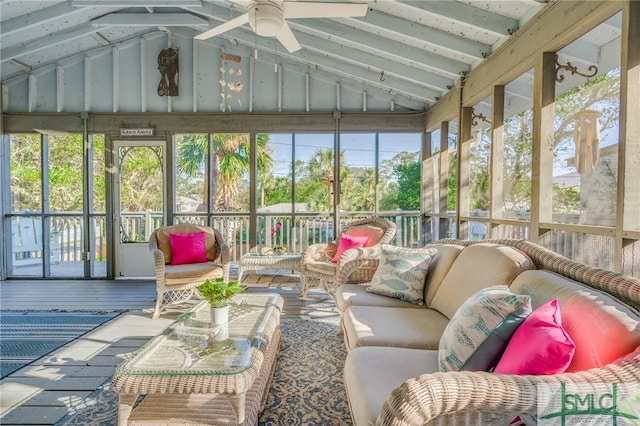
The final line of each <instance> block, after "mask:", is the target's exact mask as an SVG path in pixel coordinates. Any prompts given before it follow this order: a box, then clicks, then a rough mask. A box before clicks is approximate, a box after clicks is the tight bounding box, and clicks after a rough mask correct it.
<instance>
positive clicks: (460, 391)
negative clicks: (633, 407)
mask: <svg viewBox="0 0 640 426" xmlns="http://www.w3.org/2000/svg"><path fill="white" fill-rule="evenodd" d="M639 380H640V348H638V349H636V351H635V352H633V353H631V354H629V355H627V356H626V357H624V358H621V359H619V360H618V361H616V362H614V363H612V364H608V365H606V366H604V367H602V368H594V369H591V370H587V371H583V372H578V373H563V374H552V375H547V376H518V375H507V374H494V373H486V372H470V371H461V372H448V373H433V374H424V375H422V376H419V377H417V378H413V379H409V380H407V381H405V382H404V383H403V384H402V385H400V386H399V387H397V388H396V389H394V390H393V391H392V392H391V394H389V396H388V397H387V400H386V401H385V402H384V404H383V405H382V408H381V410H380V413H379V415H378V418H377V420H376V424H377V425H416V424H420V425H421V424H456V425H457V424H460V425H464V424H467V422H468V421H473V424H498V423H495V422H496V418H497V417H498V416H499V417H500V418H506V419H510V418H513V417H515V416H517V415H520V414H525V415H530V416H536V415H537V408H538V407H537V404H538V392H539V391H540V389H539V388H538V386H539V385H542V386H544V385H548V386H550V388H549V389H550V391H554V392H557V391H558V390H559V386H560V384H561V383H566V384H576V385H579V386H580V388H579V389H580V392H585V391H586V392H589V391H593V392H602V384H609V385H610V384H612V383H623V384H624V383H628V384H630V383H638V381H639ZM542 389H544V388H542ZM507 422H508V420H507ZM500 424H502V423H500Z"/></svg>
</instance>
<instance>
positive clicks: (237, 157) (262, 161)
mask: <svg viewBox="0 0 640 426" xmlns="http://www.w3.org/2000/svg"><path fill="white" fill-rule="evenodd" d="M183 141H184V142H183V143H182V146H181V149H180V152H179V157H178V160H177V165H178V167H177V168H178V172H179V173H181V174H182V175H183V177H187V178H188V177H193V178H197V177H202V178H203V182H204V188H203V191H202V192H201V193H202V194H203V200H202V205H203V206H204V209H205V210H206V205H207V204H208V199H209V188H211V191H212V192H213V194H215V198H214V211H235V210H237V209H238V208H241V207H242V206H248V192H247V191H246V186H244V187H243V185H242V181H243V179H245V176H246V175H247V174H248V173H249V171H250V164H251V157H250V141H249V134H247V133H237V134H233V133H230V134H214V135H213V154H212V155H213V159H212V167H213V182H211V184H210V183H209V181H208V176H209V174H208V173H206V165H207V161H206V159H207V156H208V153H209V136H208V135H206V134H199V135H184V136H183ZM268 143H269V135H266V134H260V135H258V138H257V149H258V155H257V168H258V170H259V171H260V172H262V173H265V171H266V170H270V169H271V167H272V164H273V160H272V158H271V155H270V151H269V148H268ZM187 180H188V179H187ZM241 189H245V190H244V191H241ZM245 208H246V207H245Z"/></svg>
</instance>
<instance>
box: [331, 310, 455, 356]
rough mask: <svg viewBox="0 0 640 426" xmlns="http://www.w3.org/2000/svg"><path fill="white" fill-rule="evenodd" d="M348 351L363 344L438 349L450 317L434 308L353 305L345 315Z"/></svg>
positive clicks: (344, 324) (345, 337)
mask: <svg viewBox="0 0 640 426" xmlns="http://www.w3.org/2000/svg"><path fill="white" fill-rule="evenodd" d="M342 319H343V328H344V340H345V345H346V346H347V350H352V349H355V348H357V347H361V346H394V347H399V348H414V349H435V350H437V349H438V344H439V343H440V337H441V336H442V333H443V332H444V329H445V328H446V326H447V324H448V322H449V319H448V318H447V317H445V316H444V315H442V314H441V313H440V312H438V311H435V310H433V309H427V308H423V309H404V308H379V307H371V306H352V307H350V308H349V309H347V310H346V311H345V313H344V316H343V318H342Z"/></svg>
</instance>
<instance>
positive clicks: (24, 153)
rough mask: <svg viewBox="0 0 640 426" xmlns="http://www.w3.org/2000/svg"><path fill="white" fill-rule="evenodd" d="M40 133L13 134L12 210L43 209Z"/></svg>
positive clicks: (11, 150)
mask: <svg viewBox="0 0 640 426" xmlns="http://www.w3.org/2000/svg"><path fill="white" fill-rule="evenodd" d="M40 139H41V136H40V135H23V134H20V135H18V134H15V135H11V140H10V144H9V150H10V152H11V156H10V166H9V168H10V174H11V210H13V211H21V210H29V211H40V210H42V204H41V199H42V185H41V183H40V182H41V178H40V176H41V171H40V168H41V164H42V149H41V142H40Z"/></svg>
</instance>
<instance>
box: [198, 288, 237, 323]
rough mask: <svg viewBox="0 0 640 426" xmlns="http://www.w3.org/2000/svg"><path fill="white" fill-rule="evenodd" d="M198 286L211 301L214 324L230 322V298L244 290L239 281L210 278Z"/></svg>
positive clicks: (212, 321) (201, 292) (203, 295)
mask: <svg viewBox="0 0 640 426" xmlns="http://www.w3.org/2000/svg"><path fill="white" fill-rule="evenodd" d="M196 288H197V289H198V291H199V292H200V294H201V295H202V297H204V298H205V299H207V300H208V301H209V306H211V324H212V325H220V324H224V323H227V322H229V299H231V297H233V295H234V294H237V293H240V292H242V291H244V287H242V286H241V285H240V284H238V283H237V282H235V281H232V282H225V280H224V278H214V279H213V280H209V279H208V280H206V281H205V282H203V283H202V284H200V285H199V286H198V287H196Z"/></svg>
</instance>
